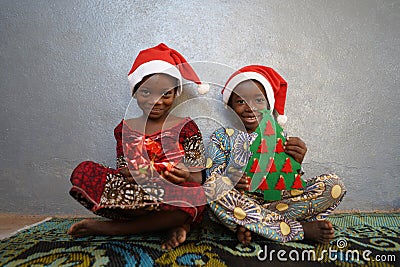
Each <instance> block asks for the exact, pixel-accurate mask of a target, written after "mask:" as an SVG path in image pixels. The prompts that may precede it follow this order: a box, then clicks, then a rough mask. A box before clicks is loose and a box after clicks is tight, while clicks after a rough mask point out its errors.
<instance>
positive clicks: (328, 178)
mask: <svg viewBox="0 0 400 267" xmlns="http://www.w3.org/2000/svg"><path fill="white" fill-rule="evenodd" d="M286 92H287V83H286V81H285V80H284V79H283V78H282V77H281V76H280V75H279V74H278V73H277V72H276V71H274V70H273V69H272V68H269V67H266V66H259V65H250V66H246V67H243V68H241V69H240V70H238V71H237V72H235V73H234V74H233V75H232V76H231V77H230V78H229V79H228V81H227V83H226V85H225V87H224V89H223V91H222V94H223V101H224V103H225V104H226V105H228V106H229V107H230V108H232V109H233V111H234V112H236V114H237V115H238V117H239V119H240V121H241V123H242V124H243V125H244V128H245V130H246V132H243V131H239V130H237V129H236V128H228V127H222V128H220V129H218V130H216V131H215V132H214V133H213V135H212V136H211V145H210V147H209V149H208V153H207V155H208V158H207V181H206V183H205V185H204V187H205V189H206V195H207V197H208V199H209V201H210V203H209V206H210V208H211V210H212V211H213V212H212V213H211V215H212V217H213V218H214V219H216V220H217V221H218V222H220V223H222V224H224V225H225V226H226V227H228V228H229V229H231V230H232V231H236V233H237V237H238V239H239V241H240V242H241V243H243V244H249V243H250V241H251V233H252V232H254V233H256V234H259V235H261V236H264V237H266V238H268V239H271V240H275V241H280V242H287V241H295V240H303V239H309V240H313V241H316V242H320V243H329V242H330V241H331V240H332V239H333V238H334V230H333V227H332V224H331V223H330V222H329V221H327V220H325V218H326V216H327V215H328V214H329V213H331V212H332V210H334V209H335V208H336V206H337V205H338V204H339V203H340V202H341V200H342V198H343V196H344V194H345V192H346V191H345V187H344V185H343V182H342V180H341V179H340V178H339V177H337V176H336V175H335V174H326V175H320V176H317V177H314V178H311V179H308V180H306V186H305V188H303V189H302V190H283V191H282V192H281V200H279V201H264V198H263V195H260V194H259V193H257V192H250V191H248V189H249V184H248V181H249V177H247V176H246V174H245V173H243V172H242V171H239V170H243V168H244V167H245V166H246V165H247V163H248V161H249V157H250V154H249V153H247V156H246V155H245V154H246V153H244V154H243V153H242V154H240V153H241V152H240V151H246V149H242V150H240V149H238V148H239V147H247V148H248V147H249V146H250V144H251V143H252V142H253V141H254V140H255V138H256V136H257V133H255V130H256V128H257V127H258V125H259V122H260V121H261V119H262V113H261V112H260V111H261V110H265V109H268V110H273V114H274V116H275V118H276V120H277V122H278V123H279V124H284V123H285V122H286V116H284V106H285V101H286ZM238 151H239V152H238ZM306 151H307V147H306V145H305V143H304V142H303V141H302V140H301V139H300V138H298V137H288V138H287V141H286V143H285V144H284V152H286V153H287V154H288V155H290V156H292V157H293V158H294V160H296V161H297V162H299V163H302V161H303V159H304V156H305V154H306ZM232 170H236V171H233V172H232ZM225 177H229V178H230V180H232V181H233V184H235V183H236V185H235V188H233V189H232V186H230V187H229V185H228V186H227V181H229V179H228V180H227V179H224V178H225ZM228 184H229V183H228Z"/></svg>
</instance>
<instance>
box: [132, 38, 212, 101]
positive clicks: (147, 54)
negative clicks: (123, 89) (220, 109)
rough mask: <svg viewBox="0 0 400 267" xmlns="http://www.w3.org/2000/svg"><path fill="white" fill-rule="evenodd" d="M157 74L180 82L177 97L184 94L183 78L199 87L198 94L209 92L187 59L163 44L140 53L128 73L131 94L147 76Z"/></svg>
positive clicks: (206, 85)
mask: <svg viewBox="0 0 400 267" xmlns="http://www.w3.org/2000/svg"><path fill="white" fill-rule="evenodd" d="M156 73H164V74H168V75H170V76H172V77H175V78H177V79H178V80H179V85H180V86H179V88H178V91H177V96H179V95H180V94H181V93H182V78H184V79H186V80H190V81H193V82H195V83H196V84H197V85H198V92H199V93H200V94H205V93H207V92H208V89H209V85H208V84H203V83H202V82H201V81H200V79H199V77H198V76H197V74H196V72H195V71H194V70H193V68H192V67H191V66H190V65H189V63H187V61H186V59H185V58H184V57H183V56H182V55H181V54H180V53H179V52H177V51H176V50H174V49H172V48H169V47H168V46H167V45H165V44H163V43H161V44H159V45H157V46H155V47H151V48H148V49H146V50H142V51H140V52H139V55H138V56H137V57H136V59H135V62H133V65H132V68H131V70H130V71H129V73H128V81H129V86H130V88H131V92H132V93H133V90H134V88H135V86H136V85H137V84H138V83H139V82H141V81H142V80H143V78H144V77H145V76H147V75H150V74H156Z"/></svg>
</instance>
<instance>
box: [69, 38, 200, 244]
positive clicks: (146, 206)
mask: <svg viewBox="0 0 400 267" xmlns="http://www.w3.org/2000/svg"><path fill="white" fill-rule="evenodd" d="M182 77H183V78H185V79H186V80H191V81H193V82H195V83H197V84H198V85H199V86H201V85H202V84H201V83H200V81H199V78H198V77H197V75H196V73H195V72H194V70H193V69H192V68H191V66H190V65H189V64H188V63H187V62H186V60H185V59H184V58H183V56H182V55H180V54H179V53H178V52H177V51H175V50H173V49H171V48H169V47H168V46H166V45H165V44H159V45H158V46H155V47H152V48H149V49H146V50H143V51H141V52H140V53H139V55H138V56H137V58H136V59H135V62H134V63H133V66H132V69H131V71H130V72H129V74H128V80H129V84H130V88H131V92H132V96H133V97H134V98H135V100H136V102H137V105H138V107H139V108H140V109H141V110H142V115H140V116H139V117H137V118H130V119H124V120H122V121H121V123H120V124H119V125H118V126H117V127H116V128H115V130H114V135H115V138H116V141H117V169H113V168H108V167H105V166H103V165H100V164H98V163H95V162H91V161H86V162H82V163H81V164H79V165H78V166H77V167H76V168H75V170H74V171H73V173H72V175H71V183H72V185H73V187H72V189H71V190H70V194H71V196H72V197H74V198H75V199H76V200H77V201H79V202H80V203H81V204H82V205H83V206H85V207H86V208H88V209H89V210H91V211H92V212H94V213H95V214H97V215H100V216H103V217H106V218H109V219H111V220H94V219H85V220H82V221H80V222H78V223H75V224H74V225H72V226H71V228H70V229H69V231H68V233H69V234H70V235H72V236H73V237H81V236H87V235H129V234H137V233H143V232H152V231H160V230H169V234H168V239H167V241H166V242H165V243H163V244H162V247H163V248H165V249H171V248H174V247H176V246H178V245H179V244H181V243H182V242H184V241H185V239H186V235H187V234H188V232H189V230H190V225H191V224H192V223H196V222H199V221H200V220H201V219H202V213H203V210H204V204H205V203H206V198H205V195H204V191H203V189H202V187H201V186H200V184H201V181H202V175H201V171H202V169H203V167H204V159H205V158H204V146H203V141H202V136H201V133H200V131H199V129H198V127H197V125H196V123H195V122H194V121H192V120H191V119H190V118H189V117H186V118H180V117H177V116H174V115H172V114H171V113H170V109H171V106H172V104H173V103H174V100H175V98H176V97H177V96H179V95H180V94H181V92H182ZM199 88H200V87H199ZM199 90H200V89H199Z"/></svg>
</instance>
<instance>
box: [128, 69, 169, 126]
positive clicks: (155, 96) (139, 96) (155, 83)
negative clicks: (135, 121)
mask: <svg viewBox="0 0 400 267" xmlns="http://www.w3.org/2000/svg"><path fill="white" fill-rule="evenodd" d="M176 87H177V79H175V78H173V77H171V76H169V75H166V74H161V73H158V74H153V75H151V76H148V77H146V78H144V79H143V81H142V82H141V84H140V86H139V87H138V89H137V90H136V92H135V94H134V97H136V100H137V103H138V105H139V107H140V108H141V109H142V110H143V113H144V114H145V115H146V116H147V117H148V118H149V119H151V120H157V119H160V118H163V117H165V116H166V115H167V114H168V111H169V110H170V108H171V106H172V104H173V102H174V99H175V94H176V89H175V88H176Z"/></svg>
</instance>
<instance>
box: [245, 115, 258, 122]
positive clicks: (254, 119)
mask: <svg viewBox="0 0 400 267" xmlns="http://www.w3.org/2000/svg"><path fill="white" fill-rule="evenodd" d="M242 118H243V120H244V121H245V122H247V123H255V122H259V121H261V119H262V114H258V115H254V116H242Z"/></svg>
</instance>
